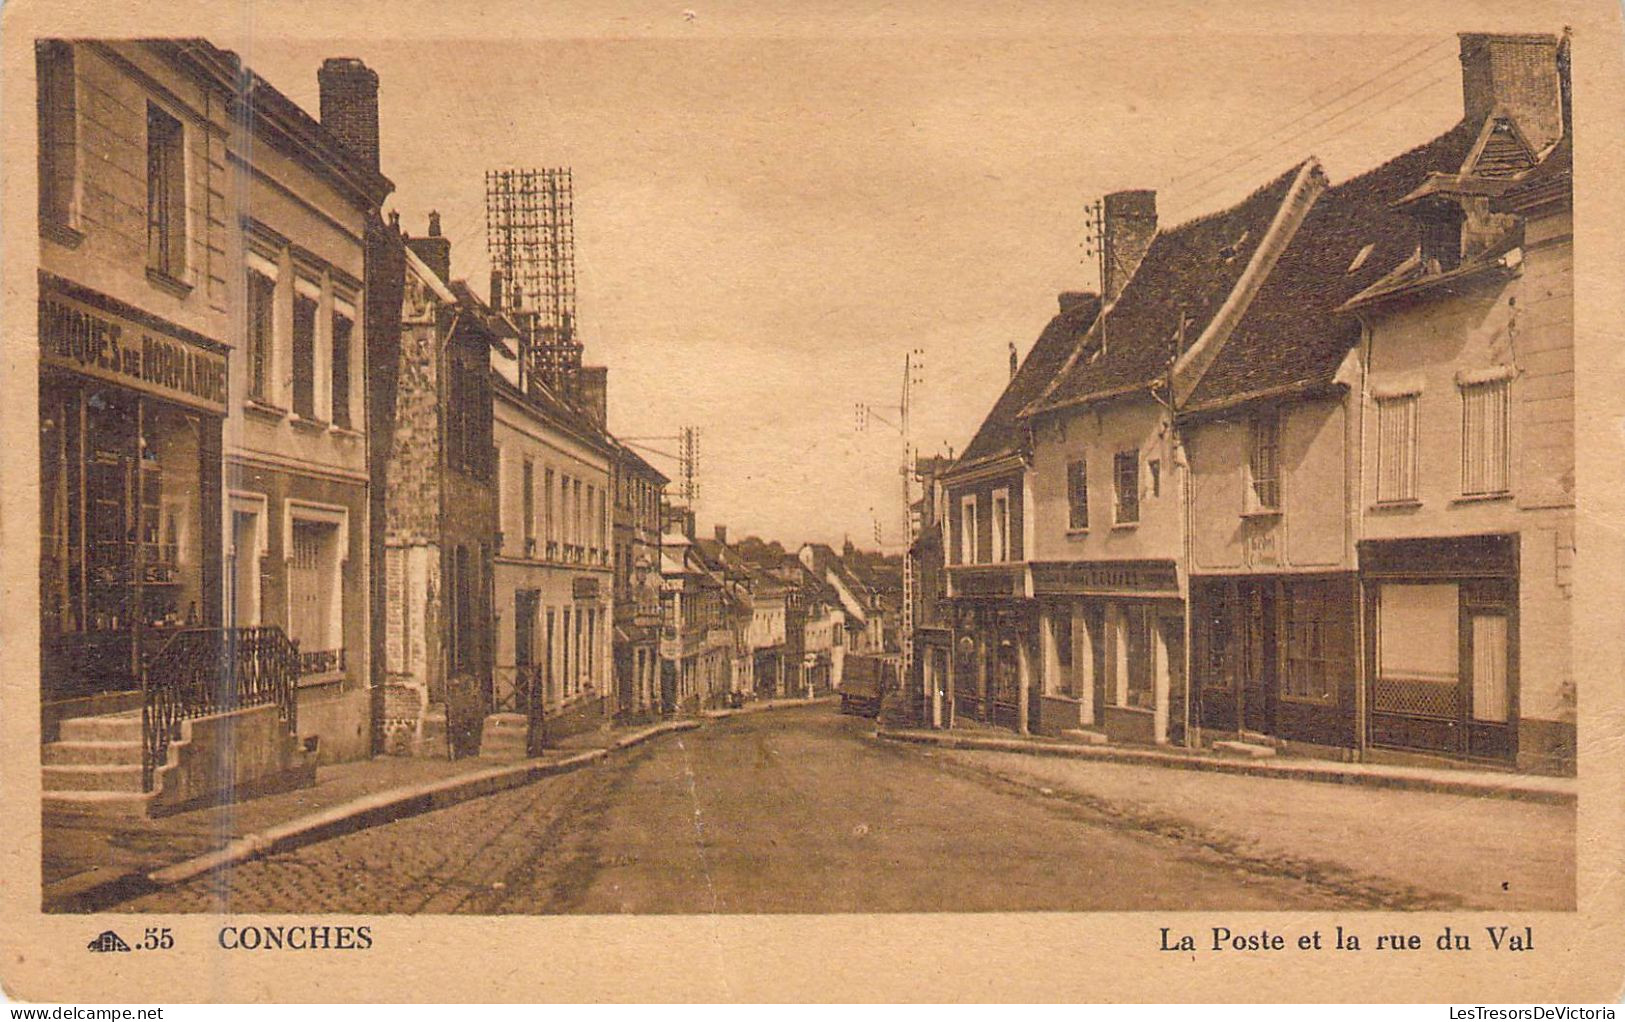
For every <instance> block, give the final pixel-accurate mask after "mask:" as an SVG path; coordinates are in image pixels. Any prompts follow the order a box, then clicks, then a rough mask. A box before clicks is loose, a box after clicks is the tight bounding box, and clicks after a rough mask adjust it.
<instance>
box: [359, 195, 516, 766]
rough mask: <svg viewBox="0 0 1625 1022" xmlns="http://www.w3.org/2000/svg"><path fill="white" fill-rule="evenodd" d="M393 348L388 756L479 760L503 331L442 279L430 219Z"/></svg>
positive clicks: (414, 245)
mask: <svg viewBox="0 0 1625 1022" xmlns="http://www.w3.org/2000/svg"><path fill="white" fill-rule="evenodd" d="M402 241H403V243H404V252H403V256H404V258H403V262H404V266H405V283H404V287H403V292H402V294H403V301H402V308H401V325H400V340H399V345H398V350H397V359H396V362H395V364H394V365H392V366H384V365H380V366H378V367H377V369H376V371H377V373H378V374H380V375H385V376H388V377H389V378H390V380H391V384H392V386H391V390H392V392H393V397H394V405H395V407H394V413H393V415H392V416H391V418H392V420H393V435H392V436H391V438H390V449H389V458H388V461H387V464H386V466H385V471H384V478H383V479H382V480H381V482H382V484H383V485H384V486H385V493H386V501H385V503H386V520H385V536H384V546H385V554H384V556H385V585H384V589H385V603H384V607H383V613H384V614H385V615H386V642H385V658H386V683H385V691H384V694H383V705H382V708H381V714H382V718H383V719H382V728H381V730H382V732H383V747H384V750H385V751H387V752H391V753H397V754H416V755H445V754H446V753H447V752H448V745H449V751H450V753H451V754H453V755H467V754H472V753H474V752H475V751H477V750H478V747H479V740H480V732H481V729H482V726H483V722H484V719H485V716H486V714H487V713H488V712H489V710H490V707H491V706H492V705H493V702H494V684H495V677H494V673H493V666H494V650H493V643H494V639H495V635H494V627H495V617H494V608H493V606H492V604H493V601H494V588H493V574H494V560H495V541H496V533H497V504H496V458H495V447H494V445H493V442H492V420H493V399H492V387H493V384H492V379H493V375H492V362H491V353H492V351H493V350H497V351H505V350H508V349H507V342H506V340H505V338H504V336H503V335H504V333H505V332H506V328H505V327H504V326H503V322H504V321H502V320H501V319H500V317H497V316H494V315H493V314H492V313H491V312H490V310H489V309H488V308H487V307H486V306H485V305H484V303H482V302H480V301H479V299H478V298H476V297H475V296H474V295H473V294H472V293H471V292H470V291H469V290H468V288H467V286H466V285H463V284H461V283H460V282H457V283H454V282H451V281H450V280H449V279H448V278H449V275H450V266H451V246H450V242H449V241H447V240H446V239H445V238H443V237H442V236H441V235H440V231H439V223H438V218H437V217H434V216H432V215H431V218H430V227H429V232H428V234H427V235H425V236H424V237H421V238H411V237H405V238H403V239H402Z"/></svg>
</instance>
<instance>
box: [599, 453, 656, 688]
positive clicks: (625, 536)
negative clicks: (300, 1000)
mask: <svg viewBox="0 0 1625 1022" xmlns="http://www.w3.org/2000/svg"><path fill="white" fill-rule="evenodd" d="M668 482H670V480H668V479H667V478H666V477H665V475H663V474H662V473H661V472H660V471H659V470H658V469H656V468H655V467H654V466H652V465H650V464H649V463H648V461H646V460H644V459H643V458H642V457H641V456H639V455H638V453H637V452H636V451H634V450H632V449H631V447H629V446H627V445H626V444H624V443H623V444H618V445H617V447H616V457H615V471H614V477H613V480H612V482H611V487H610V491H611V493H612V494H613V495H614V511H613V515H614V519H613V520H614V569H615V637H614V656H615V686H616V712H617V713H618V714H620V715H621V716H623V717H641V716H645V715H652V714H656V713H658V712H659V705H660V665H659V661H660V533H661V522H660V507H661V505H662V503H663V502H664V500H665V492H666V484H667V483H668Z"/></svg>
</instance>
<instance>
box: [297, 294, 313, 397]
mask: <svg viewBox="0 0 1625 1022" xmlns="http://www.w3.org/2000/svg"><path fill="white" fill-rule="evenodd" d="M307 286H308V285H307ZM293 411H294V414H295V415H298V416H299V417H300V418H303V419H314V418H316V299H315V298H314V297H312V296H310V295H307V294H303V293H301V294H295V295H294V296H293Z"/></svg>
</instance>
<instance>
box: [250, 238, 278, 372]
mask: <svg viewBox="0 0 1625 1022" xmlns="http://www.w3.org/2000/svg"><path fill="white" fill-rule="evenodd" d="M245 290H246V291H247V292H248V338H247V346H248V350H247V351H246V352H245V353H244V354H245V355H246V357H247V361H248V396H249V398H251V399H252V400H255V401H265V400H266V399H267V397H268V390H269V384H268V382H267V381H268V380H269V378H270V375H271V353H272V351H273V345H274V344H275V343H276V342H275V337H276V333H275V331H276V281H275V280H273V279H271V278H270V277H268V276H266V275H265V274H263V273H259V272H257V271H255V270H249V271H248V280H247V286H246V287H245Z"/></svg>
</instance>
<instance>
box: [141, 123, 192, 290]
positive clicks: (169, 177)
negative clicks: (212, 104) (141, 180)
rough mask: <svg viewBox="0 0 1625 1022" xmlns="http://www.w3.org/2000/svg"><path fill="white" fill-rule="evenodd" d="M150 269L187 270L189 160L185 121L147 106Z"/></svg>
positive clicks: (175, 273) (166, 273)
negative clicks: (185, 137)
mask: <svg viewBox="0 0 1625 1022" xmlns="http://www.w3.org/2000/svg"><path fill="white" fill-rule="evenodd" d="M147 266H148V267H149V268H151V269H152V270H155V271H156V272H158V273H161V274H163V275H164V276H166V277H170V278H172V279H177V280H178V279H180V277H181V275H182V274H183V273H185V271H186V158H185V150H184V148H183V135H182V131H181V122H180V121H178V120H176V119H175V118H173V117H171V116H170V115H169V114H168V113H166V112H165V111H163V110H161V109H159V108H158V107H157V106H155V105H154V104H152V103H148V104H147Z"/></svg>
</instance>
